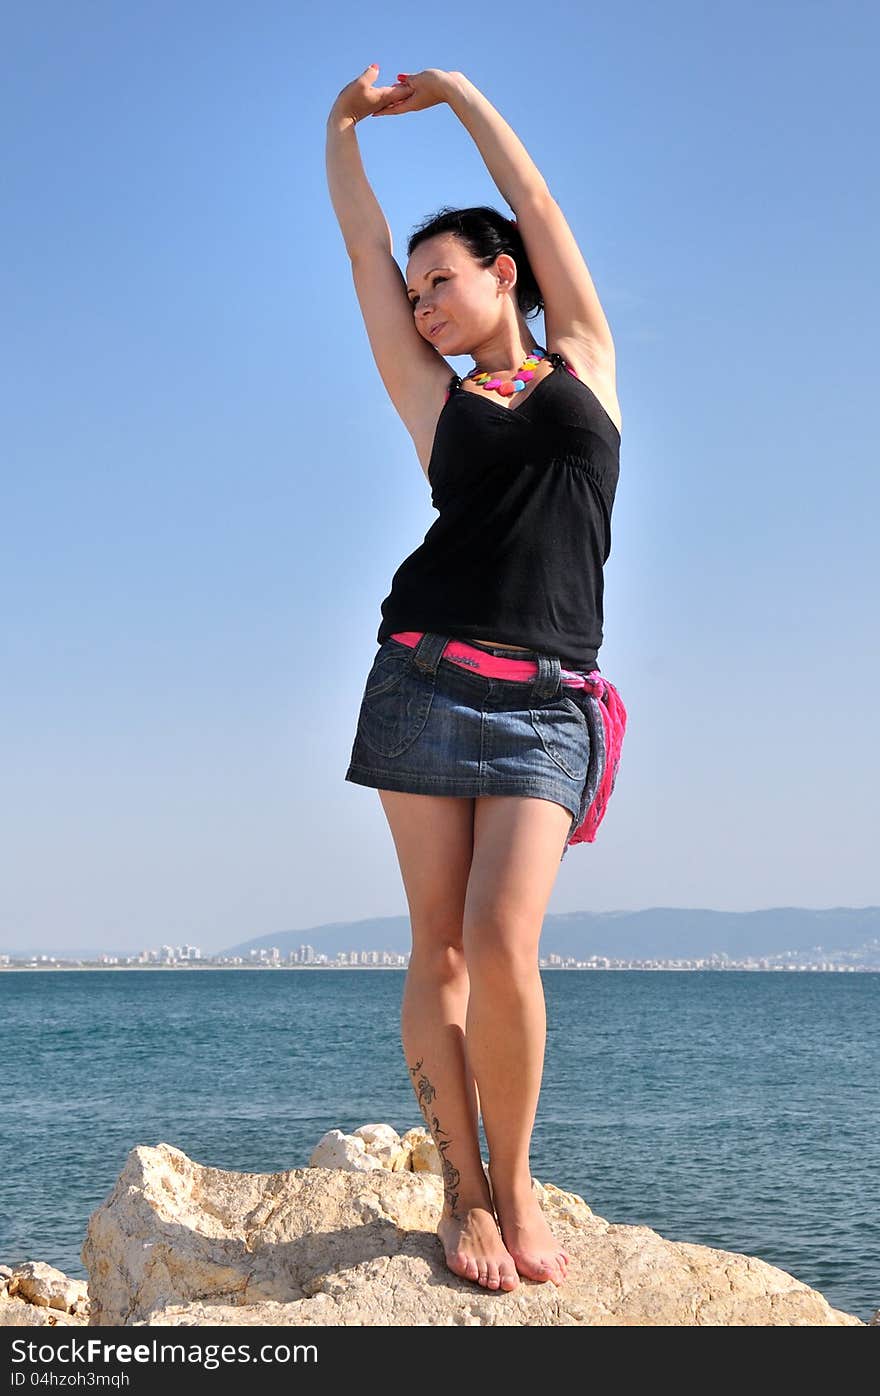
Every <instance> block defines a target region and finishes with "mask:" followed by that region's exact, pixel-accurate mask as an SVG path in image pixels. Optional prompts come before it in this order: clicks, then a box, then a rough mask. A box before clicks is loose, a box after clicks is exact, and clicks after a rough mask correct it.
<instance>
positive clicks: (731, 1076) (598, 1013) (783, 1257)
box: [0, 970, 880, 1320]
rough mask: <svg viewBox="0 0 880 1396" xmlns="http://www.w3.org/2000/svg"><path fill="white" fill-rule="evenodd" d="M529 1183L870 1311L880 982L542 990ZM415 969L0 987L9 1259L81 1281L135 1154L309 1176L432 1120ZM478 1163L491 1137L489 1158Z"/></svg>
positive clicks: (3, 1194)
mask: <svg viewBox="0 0 880 1396" xmlns="http://www.w3.org/2000/svg"><path fill="white" fill-rule="evenodd" d="M543 982H544V992H545V996H546V1001H547V1054H546V1062H545V1069H544V1081H543V1087H542V1092H541V1099H540V1101H539V1105H538V1116H537V1121H536V1125H535V1130H534V1135H533V1147H532V1156H531V1162H532V1173H533V1174H534V1176H535V1177H537V1178H539V1179H541V1181H542V1182H552V1183H555V1184H556V1185H557V1186H558V1187H561V1188H565V1189H567V1190H570V1191H572V1192H576V1193H579V1194H580V1195H581V1196H582V1197H584V1198H585V1199H586V1200H587V1202H588V1203H589V1205H590V1206H591V1207H592V1209H593V1210H594V1212H597V1213H598V1214H599V1215H600V1216H602V1217H605V1218H607V1219H608V1220H609V1221H611V1222H618V1223H631V1224H637V1225H645V1226H650V1227H653V1228H655V1229H656V1230H657V1231H658V1232H660V1233H661V1234H662V1235H663V1236H666V1237H668V1238H670V1239H673V1240H680V1241H691V1242H696V1243H697V1244H701V1245H709V1246H718V1247H721V1248H722V1249H724V1250H730V1251H741V1252H744V1253H746V1254H749V1255H755V1256H760V1257H761V1258H762V1259H763V1260H766V1261H769V1262H770V1263H771V1264H773V1265H778V1266H781V1267H782V1269H784V1270H787V1271H789V1272H790V1273H791V1274H793V1275H795V1276H797V1278H798V1279H800V1280H803V1281H805V1282H806V1283H807V1284H809V1285H813V1286H814V1287H815V1288H816V1289H818V1290H820V1291H821V1292H822V1293H823V1294H824V1295H825V1297H826V1298H827V1299H828V1300H829V1302H830V1303H831V1304H833V1305H834V1306H835V1307H837V1308H840V1309H845V1310H847V1311H848V1312H850V1313H853V1314H856V1315H857V1316H858V1317H859V1318H861V1319H865V1320H867V1319H868V1318H870V1316H871V1314H872V1313H873V1312H874V1310H875V1309H876V1308H877V1307H878V1306H880V1218H878V1211H877V1206H876V1200H877V1196H878V1192H880V1070H878V1066H880V1051H878V1023H880V975H878V974H833V973H830V974H821V973H801V974H795V973H786V974H783V973H766V974H763V973H755V972H736V971H728V972H714V973H713V972H705V973H700V972H690V973H689V972H675V971H654V972H651V971H635V970H634V971H626V972H614V971H610V972H609V971H606V972H571V971H545V972H544V973H543ZM403 985H404V971H398V970H372V971H371V970H354V971H338V970H308V971H295V970H290V971H287V970H275V971H272V970H253V971H251V970H247V971H245V970H185V971H184V970H181V971H168V970H154V971H151V970H137V971H116V970H106V971H105V970H96V971H69V972H60V971H56V972H52V971H49V972H45V971H42V972H40V971H34V972H26V971H12V972H0V1024H2V1042H3V1046H2V1058H0V1061H2V1086H3V1089H2V1099H0V1178H2V1187H0V1263H5V1264H15V1263H17V1262H19V1261H21V1260H44V1261H48V1262H49V1264H51V1265H56V1266H58V1267H59V1268H60V1269H61V1270H63V1271H65V1272H66V1273H67V1274H68V1275H71V1276H75V1277H77V1278H81V1279H85V1278H86V1272H85V1269H84V1267H83V1265H82V1261H81V1259H80V1248H81V1246H82V1243H83V1240H84V1237H85V1230H86V1223H87V1221H88V1218H89V1215H90V1213H91V1212H92V1211H93V1210H94V1209H95V1208H96V1207H97V1206H98V1205H99V1204H100V1203H101V1202H102V1201H103V1200H104V1198H105V1197H106V1196H107V1194H108V1193H109V1192H110V1191H111V1189H112V1187H113V1185H114V1182H115V1180H116V1178H117V1176H118V1174H119V1172H120V1170H121V1169H122V1167H123V1165H124V1163H125V1159H126V1155H127V1154H128V1151H129V1150H130V1149H132V1148H133V1147H134V1146H135V1145H136V1144H156V1143H158V1142H159V1141H160V1140H161V1141H165V1142H167V1143H169V1144H173V1145H176V1146H177V1147H178V1148H180V1149H183V1150H184V1152H185V1153H187V1154H188V1155H189V1156H190V1157H191V1158H193V1159H196V1160H198V1161H199V1162H200V1163H205V1164H210V1165H212V1166H214V1167H216V1168H227V1169H236V1170H240V1171H242V1172H247V1173H256V1172H266V1173H270V1172H277V1171H280V1170H282V1169H289V1168H302V1167H305V1166H306V1165H307V1164H308V1160H309V1156H310V1154H311V1151H312V1149H313V1148H314V1146H315V1144H316V1142H317V1140H318V1139H320V1137H321V1135H322V1134H324V1133H325V1131H326V1130H328V1129H335V1128H338V1129H341V1130H344V1131H350V1130H352V1129H355V1128H356V1127H357V1126H358V1125H362V1124H367V1123H373V1122H376V1121H384V1122H387V1123H388V1124H391V1125H393V1126H394V1128H395V1129H397V1130H398V1131H400V1132H401V1133H403V1132H404V1130H406V1129H409V1128H410V1127H411V1126H412V1125H421V1124H422V1123H423V1121H422V1117H421V1115H420V1113H419V1109H418V1105H417V1102H416V1097H415V1094H414V1092H413V1089H412V1086H411V1085H410V1080H409V1076H408V1073H407V1070H406V1063H405V1061H404V1055H403V1049H402V1046H401V1043H400V1001H401V995H402V992H403ZM487 1153H488V1150H487V1149H486V1147H485V1140H484V1141H483V1156H484V1158H485V1157H486V1156H487Z"/></svg>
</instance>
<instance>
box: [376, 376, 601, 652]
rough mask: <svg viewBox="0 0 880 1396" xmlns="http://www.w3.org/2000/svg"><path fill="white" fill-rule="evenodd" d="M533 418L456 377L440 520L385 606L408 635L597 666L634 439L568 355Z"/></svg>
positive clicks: (533, 402)
mask: <svg viewBox="0 0 880 1396" xmlns="http://www.w3.org/2000/svg"><path fill="white" fill-rule="evenodd" d="M547 359H548V361H549V362H551V363H552V364H553V369H554V371H553V372H552V373H550V374H548V375H547V377H546V378H543V379H542V380H541V381H540V382H539V383H537V384H536V385H535V387H534V388H533V389H532V390H531V391H530V392H529V394H528V396H527V397H526V398H525V399H524V400H523V402H522V403H521V404H520V406H519V407H505V406H504V405H503V404H502V403H500V402H497V401H493V394H492V393H487V394H480V396H479V397H478V396H477V395H476V394H475V393H473V392H468V391H467V390H465V389H463V388H461V381H462V380H461V378H460V377H459V376H458V374H457V373H453V375H452V379H451V382H450V385H449V396H448V398H447V400H446V402H445V403H444V405H443V409H442V411H441V413H440V416H439V418H438V421H437V429H436V432H435V435H434V443H433V446H432V449H431V459H430V461H429V464H428V481H429V484H430V486H431V502H432V504H433V505H434V508H435V509H436V510H437V511H438V514H439V517H438V518H437V519H435V520H434V522H433V524H432V525H431V527H430V528H429V529H428V532H427V533H426V534H425V538H424V541H423V542H422V543H421V544H420V545H419V547H418V548H416V550H415V552H413V553H410V555H409V557H408V558H406V559H405V560H404V561H403V562H402V563H401V565H400V566H399V567H398V569H397V571H396V572H395V574H394V577H393V578H392V582H391V591H390V592H389V594H388V596H387V597H386V598H385V600H384V601H383V602H382V624H381V625H380V626H379V631H378V634H377V637H376V638H377V641H378V642H379V643H380V644H381V643H382V642H383V641H384V640H386V639H387V638H388V636H389V635H392V634H394V632H395V631H397V630H431V631H438V632H440V633H441V634H444V635H450V636H453V637H455V638H458V639H462V640H473V639H486V638H489V639H491V640H497V641H498V642H499V643H505V644H510V645H526V646H528V648H529V649H534V650H540V651H542V652H543V653H546V654H556V655H558V656H559V658H560V659H561V660H562V662H563V663H564V664H565V665H567V666H568V667H569V668H573V669H595V668H597V667H598V666H597V664H596V658H597V655H598V653H599V648H600V646H601V644H602V622H603V611H602V597H603V573H602V568H603V565H604V563H605V562H606V561H607V559H608V556H609V554H610V552H611V511H612V508H613V505H614V495H615V491H616V489H617V479H618V474H619V469H620V433H619V431H618V430H617V427H616V426H615V425H614V423H613V422H612V420H611V418H610V417H609V415H608V413H607V412H606V411H605V409H604V407H603V406H602V405H601V403H600V402H599V399H598V398H597V397H596V395H595V393H594V392H593V390H592V389H591V388H589V387H587V385H586V383H583V382H582V381H581V380H580V379H579V378H576V377H574V376H573V370H572V369H570V368H569V366H568V365H567V364H566V362H565V360H564V359H563V357H562V355H561V354H557V353H552V354H548V355H547Z"/></svg>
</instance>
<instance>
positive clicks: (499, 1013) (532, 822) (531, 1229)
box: [463, 795, 571, 1284]
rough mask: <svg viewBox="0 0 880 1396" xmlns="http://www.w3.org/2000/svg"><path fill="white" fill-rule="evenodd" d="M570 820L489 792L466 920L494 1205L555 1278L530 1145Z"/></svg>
mask: <svg viewBox="0 0 880 1396" xmlns="http://www.w3.org/2000/svg"><path fill="white" fill-rule="evenodd" d="M570 826H571V814H570V813H569V811H568V810H566V809H565V808H564V807H563V806H562V805H558V804H556V803H555V802H554V801H552V800H540V799H532V798H528V797H525V796H510V797H508V796H495V795H492V796H486V795H484V796H480V797H479V798H478V799H477V800H476V802H475V810H474V848H473V858H472V863H471V872H470V878H469V880H468V886H467V894H466V897H465V909H464V924H463V937H464V950H465V958H466V961H467V967H468V974H469V978H470V997H469V1001H468V1010H467V1019H466V1033H467V1047H468V1057H469V1059H470V1062H471V1066H472V1067H473V1070H474V1075H475V1077H476V1080H477V1083H478V1085H479V1090H480V1103H481V1106H482V1112H483V1127H484V1129H485V1131H486V1139H487V1141H488V1144H489V1173H490V1176H491V1180H492V1195H493V1202H494V1205H495V1211H496V1213H497V1215H498V1221H499V1223H500V1226H501V1234H502V1236H503V1238H504V1243H505V1245H506V1247H507V1249H508V1251H509V1252H510V1254H511V1255H512V1256H513V1258H514V1260H515V1261H516V1266H517V1269H518V1271H519V1273H520V1274H521V1275H525V1276H527V1277H528V1278H529V1279H533V1280H552V1281H553V1282H554V1284H561V1283H562V1281H563V1280H564V1278H565V1274H566V1265H567V1262H568V1256H567V1254H566V1252H565V1251H564V1250H563V1249H562V1248H561V1247H560V1245H559V1244H558V1242H557V1241H556V1240H555V1238H554V1236H553V1233H552V1231H551V1230H550V1227H549V1226H548V1225H547V1222H546V1220H545V1218H544V1214H543V1212H542V1210H541V1207H540V1204H539V1203H538V1200H537V1198H536V1196H535V1194H534V1192H533V1191H532V1178H531V1168H530V1164H529V1145H530V1141H531V1136H532V1128H533V1126H534V1122H535V1111H536V1109H537V1104H538V1095H539V1092H540V1089H541V1077H542V1075H543V1069H544V1046H545V1041H546V1027H547V1019H546V1009H545V1005H544V990H543V985H542V983H541V974H540V970H539V967H538V942H539V939H540V935H541V927H542V925H543V921H544V913H545V911H546V908H547V902H548V900H549V898H550V893H551V891H552V889H553V884H554V881H555V879H556V874H557V872H558V871H559V864H560V859H561V855H562V849H563V846H564V842H565V839H566V838H567V836H568V831H569V828H570Z"/></svg>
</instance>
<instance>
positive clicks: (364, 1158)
mask: <svg viewBox="0 0 880 1396" xmlns="http://www.w3.org/2000/svg"><path fill="white" fill-rule="evenodd" d="M381 1167H382V1164H381V1163H380V1162H379V1160H378V1159H374V1158H373V1157H372V1155H371V1154H368V1153H367V1146H366V1142H365V1141H364V1140H363V1139H362V1138H360V1137H359V1136H358V1135H355V1134H343V1133H342V1130H340V1129H330V1130H328V1131H327V1133H326V1134H324V1135H322V1136H321V1138H320V1139H319V1140H318V1142H317V1144H316V1145H315V1147H314V1149H313V1150H312V1156H311V1158H310V1159H309V1168H347V1169H349V1170H350V1171H351V1172H354V1173H368V1172H369V1171H370V1169H372V1168H381Z"/></svg>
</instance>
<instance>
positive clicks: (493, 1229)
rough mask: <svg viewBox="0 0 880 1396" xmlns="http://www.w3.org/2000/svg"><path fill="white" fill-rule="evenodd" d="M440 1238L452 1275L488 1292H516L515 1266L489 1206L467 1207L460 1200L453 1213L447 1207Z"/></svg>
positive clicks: (517, 1276) (438, 1232)
mask: <svg viewBox="0 0 880 1396" xmlns="http://www.w3.org/2000/svg"><path fill="white" fill-rule="evenodd" d="M437 1235H438V1236H439V1237H440V1240H441V1241H442V1243H443V1250H444V1252H445V1254H446V1264H447V1265H448V1266H449V1269H450V1270H451V1271H452V1272H453V1274H455V1275H460V1276H461V1277H462V1279H464V1280H476V1281H477V1282H478V1284H481V1285H483V1286H484V1288H486V1289H503V1290H505V1291H506V1290H509V1289H516V1287H517V1285H518V1284H519V1275H518V1274H517V1269H516V1264H515V1262H514V1259H513V1256H512V1255H511V1254H510V1252H509V1251H507V1250H506V1249H505V1246H504V1242H503V1241H502V1239H501V1233H500V1232H499V1230H498V1223H497V1222H496V1220H495V1217H494V1216H493V1214H492V1209H491V1207H490V1206H489V1205H488V1204H484V1203H477V1204H476V1205H475V1206H473V1207H467V1206H465V1205H464V1204H463V1203H462V1202H461V1201H460V1200H459V1201H458V1202H457V1203H456V1207H455V1211H454V1213H453V1212H449V1211H447V1209H446V1208H445V1207H444V1209H443V1216H442V1217H441V1218H440V1222H439V1225H438V1227H437Z"/></svg>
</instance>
